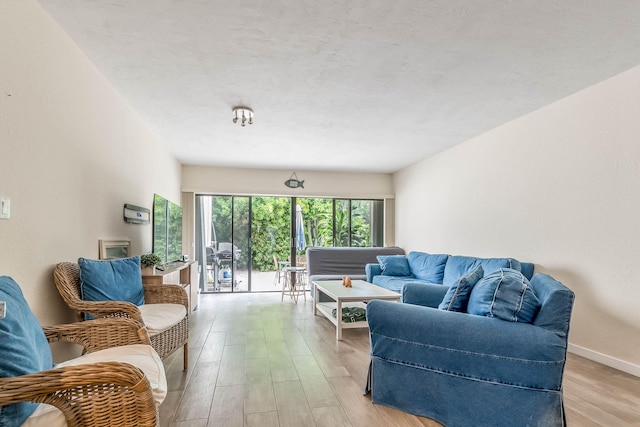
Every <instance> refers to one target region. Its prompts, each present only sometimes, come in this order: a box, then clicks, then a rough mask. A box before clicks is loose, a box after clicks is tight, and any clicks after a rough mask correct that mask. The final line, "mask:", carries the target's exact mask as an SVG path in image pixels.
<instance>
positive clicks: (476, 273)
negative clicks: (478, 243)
mask: <svg viewBox="0 0 640 427" xmlns="http://www.w3.org/2000/svg"><path fill="white" fill-rule="evenodd" d="M482 276H484V270H483V269H482V266H481V265H479V266H477V267H476V268H475V270H473V271H472V272H471V273H468V274H467V275H466V276H464V277H462V278H461V279H460V280H458V283H456V284H455V285H454V286H451V287H450V288H449V290H448V291H447V293H446V294H445V296H444V299H443V300H442V302H441V303H440V305H439V306H438V308H439V309H440V310H448V311H458V312H462V313H464V312H466V311H467V304H468V302H469V296H470V295H471V290H472V289H473V287H474V286H475V285H476V283H478V281H480V279H482Z"/></svg>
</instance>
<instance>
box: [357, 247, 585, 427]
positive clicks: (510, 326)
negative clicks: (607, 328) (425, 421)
mask: <svg viewBox="0 0 640 427" xmlns="http://www.w3.org/2000/svg"><path fill="white" fill-rule="evenodd" d="M451 258H453V257H449V261H447V262H450V261H451ZM460 261H461V260H460ZM460 261H457V260H454V262H456V263H459V262H460ZM456 265H458V266H460V265H462V264H456ZM489 265H490V264H489ZM489 265H487V263H485V266H486V267H487V270H489V269H490V268H491V267H490V266H489ZM452 267H453V265H452ZM483 275H484V271H483V270H482V268H477V269H474V271H473V272H471V273H469V274H466V275H465V276H464V277H463V278H461V279H460V280H459V281H458V282H456V283H455V284H454V285H453V286H452V287H451V290H452V291H454V292H451V291H449V292H447V291H448V289H449V287H448V286H442V285H433V284H426V283H415V282H408V283H405V284H404V289H403V293H402V302H403V303H402V304H398V303H392V302H388V301H371V302H369V304H368V305H367V321H368V323H369V329H370V334H371V335H370V339H371V368H370V369H371V371H370V377H369V378H370V382H369V385H368V387H370V391H371V396H372V401H373V402H374V403H377V404H381V405H385V406H390V407H393V408H396V409H399V410H402V411H405V412H409V413H412V414H416V415H421V416H426V417H429V418H432V419H435V420H436V421H438V422H440V423H442V424H444V425H446V426H447V427H456V426H465V427H466V426H469V425H473V426H479V427H480V426H492V427H493V426H540V427H543V426H544V427H549V426H558V427H559V426H562V425H564V424H565V421H564V418H565V417H564V409H563V397H562V377H563V371H564V366H565V361H566V352H567V340H568V333H569V322H570V317H571V311H572V307H573V301H574V294H573V292H572V291H571V290H570V289H568V288H567V287H565V286H564V285H563V284H561V283H560V282H557V281H556V280H554V279H553V278H552V277H550V276H548V275H546V274H536V275H534V276H533V277H532V278H531V280H530V281H528V280H526V279H524V278H523V275H522V274H521V273H519V272H518V271H517V270H515V269H510V268H500V269H499V270H497V271H496V272H494V273H489V274H488V275H484V276H483ZM446 277H447V276H446V275H445V277H444V279H445V280H446ZM474 277H475V278H474ZM507 277H510V278H512V279H513V278H514V277H515V278H516V280H515V281H511V282H509V286H506V285H505V287H506V288H509V289H511V290H514V289H516V290H517V292H515V296H516V298H515V301H514V298H511V297H512V296H514V293H509V292H510V291H504V293H503V290H502V288H501V287H500V286H502V285H503V279H504V278H507ZM470 278H474V279H473V280H478V281H477V282H475V284H474V283H471V285H470V287H469V289H468V290H469V293H468V296H467V299H466V306H465V305H464V304H463V305H460V307H462V308H463V309H462V310H456V311H450V310H451V305H447V304H444V302H443V296H444V295H445V294H446V297H445V301H446V299H447V297H450V296H451V295H453V298H454V299H455V298H456V297H459V296H460V295H459V294H456V292H455V291H456V290H459V289H461V288H464V286H463V285H468V284H469V283H468V281H469V280H471V279H470ZM473 280H472V282H473ZM491 284H495V285H496V286H497V287H496V288H494V289H492V288H491V287H490V286H489V287H487V286H485V285H491ZM498 290H500V292H499V291H498ZM520 291H522V292H520ZM476 294H477V295H479V297H476ZM526 295H528V297H527V298H531V300H533V301H535V307H534V306H533V305H532V306H530V307H531V310H530V312H529V317H528V318H527V319H524V320H522V321H521V318H520V317H519V316H520V315H521V314H522V313H521V308H522V306H523V305H526V304H520V302H521V301H522V299H521V297H522V296H526ZM501 296H502V297H504V296H507V297H508V298H506V300H508V299H509V298H511V300H512V301H511V302H510V304H512V310H513V313H516V315H515V317H513V318H510V317H506V318H505V317H501V318H500V317H499V313H502V314H504V311H502V312H501V311H500V310H499V309H498V307H497V306H496V305H494V304H495V303H496V302H497V301H501ZM523 298H524V297H523ZM487 301H488V303H489V304H490V310H489V311H486V312H485V313H484V314H483V315H476V314H477V313H475V314H471V313H474V310H476V309H477V308H478V307H480V306H482V304H483V303H485V302H487ZM458 302H459V301H458ZM505 304H506V303H505ZM443 306H444V307H443ZM438 307H439V308H438ZM460 307H458V308H460ZM503 308H504V307H503ZM465 311H468V312H465ZM399 319H401V320H400V321H399ZM505 319H508V320H505ZM509 320H510V321H509Z"/></svg>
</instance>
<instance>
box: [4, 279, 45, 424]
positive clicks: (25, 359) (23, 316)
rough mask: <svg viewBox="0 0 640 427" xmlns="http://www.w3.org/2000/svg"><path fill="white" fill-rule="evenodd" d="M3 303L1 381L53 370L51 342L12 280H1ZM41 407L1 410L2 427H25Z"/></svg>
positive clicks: (15, 406)
mask: <svg viewBox="0 0 640 427" xmlns="http://www.w3.org/2000/svg"><path fill="white" fill-rule="evenodd" d="M0 301H4V302H5V303H6V313H5V317H4V319H0V355H1V357H0V378H10V377H17V376H21V375H27V374H33V373H36V372H40V371H43V370H46V369H51V368H52V367H53V359H52V357H51V348H50V347H49V343H48V342H47V338H46V337H45V335H44V332H43V331H42V327H41V326H40V322H38V319H36V317H35V316H34V314H33V312H32V311H31V309H30V308H29V305H28V304H27V301H26V300H25V299H24V295H23V294H22V291H21V290H20V287H19V286H18V284H17V283H16V282H15V281H14V280H13V279H12V278H11V277H8V276H0ZM37 406H38V405H37V404H35V403H31V402H20V403H14V404H11V405H5V406H0V426H7V427H12V426H19V425H21V424H22V423H23V422H24V420H26V419H27V418H28V417H29V415H31V413H32V412H33V411H34V410H35V409H36V407H37Z"/></svg>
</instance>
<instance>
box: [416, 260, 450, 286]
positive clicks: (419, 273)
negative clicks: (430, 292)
mask: <svg viewBox="0 0 640 427" xmlns="http://www.w3.org/2000/svg"><path fill="white" fill-rule="evenodd" d="M447 259H449V255H447V254H427V253H424V252H409V255H407V262H408V263H409V269H410V270H411V274H412V275H413V276H414V277H415V278H416V279H420V280H424V281H426V282H429V283H442V279H443V278H444V267H445V265H446V264H447Z"/></svg>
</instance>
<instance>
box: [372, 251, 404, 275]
mask: <svg viewBox="0 0 640 427" xmlns="http://www.w3.org/2000/svg"><path fill="white" fill-rule="evenodd" d="M376 259H377V260H378V262H379V263H380V268H381V269H382V275H383V276H411V270H410V269H409V262H408V261H407V257H406V256H404V255H378V256H377V257H376Z"/></svg>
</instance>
